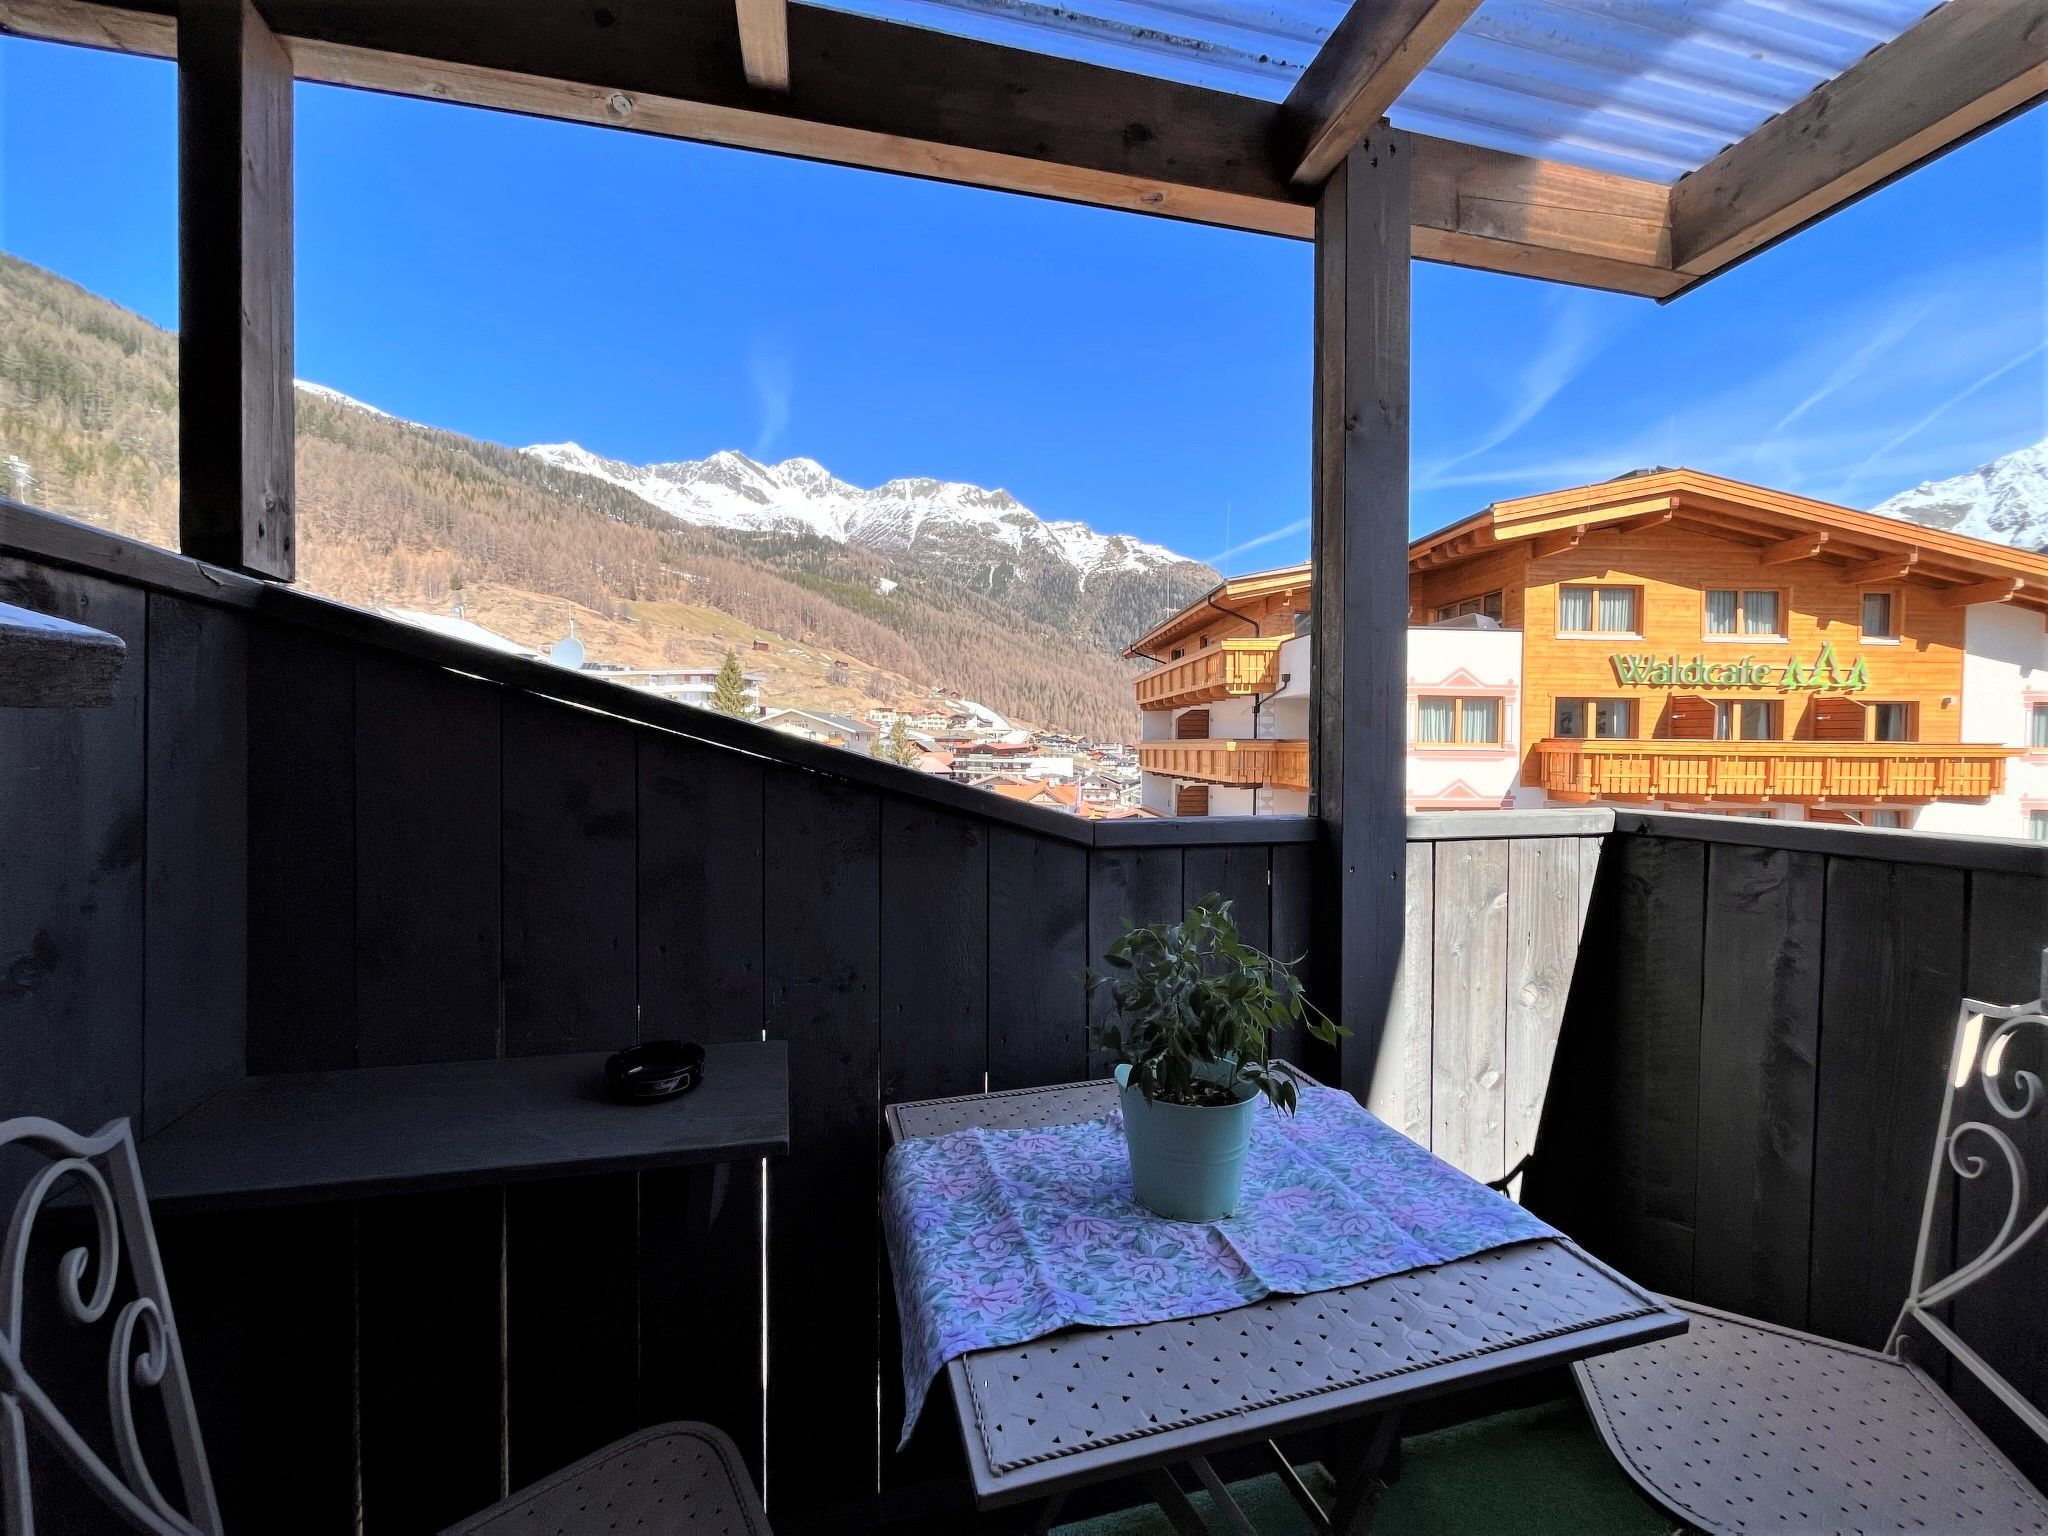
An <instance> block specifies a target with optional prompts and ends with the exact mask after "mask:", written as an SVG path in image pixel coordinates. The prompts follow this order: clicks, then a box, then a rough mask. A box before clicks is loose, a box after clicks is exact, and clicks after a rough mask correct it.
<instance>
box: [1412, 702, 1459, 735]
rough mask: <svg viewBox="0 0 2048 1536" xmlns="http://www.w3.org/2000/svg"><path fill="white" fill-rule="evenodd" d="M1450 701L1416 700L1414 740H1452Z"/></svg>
mask: <svg viewBox="0 0 2048 1536" xmlns="http://www.w3.org/2000/svg"><path fill="white" fill-rule="evenodd" d="M1451 729H1452V717H1451V701H1450V700H1449V699H1418V700H1417V701H1416V704H1415V739H1416V740H1417V741H1423V742H1447V741H1450V740H1451V739H1452V735H1451Z"/></svg>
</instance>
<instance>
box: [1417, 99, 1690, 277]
mask: <svg viewBox="0 0 2048 1536" xmlns="http://www.w3.org/2000/svg"><path fill="white" fill-rule="evenodd" d="M1413 142H1414V146H1415V163H1414V166H1413V167H1412V175H1413V179H1414V209H1413V225H1414V228H1413V241H1414V245H1413V249H1414V253H1415V255H1416V256H1417V258H1419V259H1421V260H1424V261H1441V262H1446V263H1448V264H1450V265H1452V266H1460V267H1479V268H1483V269H1485V270H1487V271H1490V272H1508V273H1513V274H1516V275H1519V276H1523V277H1535V278H1542V279H1544V280H1545V281H1548V282H1558V283H1576V284H1578V285H1580V286H1582V287H1587V288H1603V289H1607V290H1609V291H1610V292H1617V293H1636V294H1642V295H1644V296H1646V297H1648V298H1657V299H1661V298H1667V297H1669V296H1670V295H1672V294H1674V293H1676V292H1678V291H1679V289H1681V288H1683V287H1684V286H1685V284H1686V282H1687V281H1688V279H1686V278H1685V277H1684V276H1682V275H1680V274H1679V273H1676V272H1673V271H1672V270H1671V192H1670V189H1669V188H1668V187H1663V186H1660V185H1658V184H1657V183H1656V182H1653V181H1638V180H1636V179H1635V178H1633V177H1629V176H1616V175H1613V174H1611V173H1609V172H1606V171H1589V170H1586V169H1584V168H1582V167H1580V166H1576V165H1565V164H1562V163H1561V162H1559V161H1555V160H1534V159H1530V158H1529V157H1527V156H1525V155H1510V154H1505V153H1503V152H1502V151H1500V150H1497V149H1484V148H1481V147H1480V146H1479V145H1476V144H1458V143H1454V142H1453V141H1451V140H1449V139H1432V138H1426V137H1424V136H1422V135H1419V134H1418V135H1415V136H1413Z"/></svg>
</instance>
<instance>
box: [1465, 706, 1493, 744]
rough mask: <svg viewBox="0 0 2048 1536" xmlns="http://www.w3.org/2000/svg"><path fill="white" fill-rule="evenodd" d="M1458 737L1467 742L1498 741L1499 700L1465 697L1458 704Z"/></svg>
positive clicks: (1485, 742)
mask: <svg viewBox="0 0 2048 1536" xmlns="http://www.w3.org/2000/svg"><path fill="white" fill-rule="evenodd" d="M1458 739H1459V740H1460V741H1463V742H1466V743H1468V744H1474V745H1477V744H1480V743H1484V744H1485V745H1487V746H1494V745H1497V744H1498V743H1499V741H1500V700H1499V699H1465V700H1462V701H1461V702H1460V703H1459V705H1458Z"/></svg>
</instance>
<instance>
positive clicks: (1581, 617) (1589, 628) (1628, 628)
mask: <svg viewBox="0 0 2048 1536" xmlns="http://www.w3.org/2000/svg"><path fill="white" fill-rule="evenodd" d="M1639 597H1640V594H1639V593H1638V592H1637V591H1636V589H1635V588H1634V587H1559V588H1558V589H1557V630H1558V633H1559V634H1563V635H1592V634H1599V635H1632V634H1635V633H1636V609H1637V607H1638V606H1639Z"/></svg>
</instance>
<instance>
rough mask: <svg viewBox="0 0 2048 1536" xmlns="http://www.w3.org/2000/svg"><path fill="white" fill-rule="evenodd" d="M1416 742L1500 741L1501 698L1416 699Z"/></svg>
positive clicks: (1429, 744) (1488, 743)
mask: <svg viewBox="0 0 2048 1536" xmlns="http://www.w3.org/2000/svg"><path fill="white" fill-rule="evenodd" d="M1415 743H1416V745H1417V746H1424V747H1448V746H1468V747H1477V746H1485V747H1492V746H1498V745H1500V700H1499V699H1417V700H1416V701H1415Z"/></svg>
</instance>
